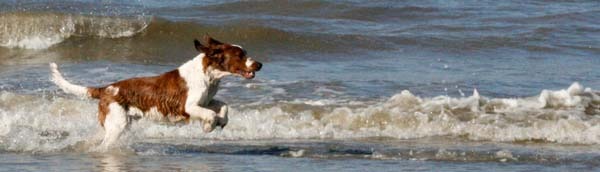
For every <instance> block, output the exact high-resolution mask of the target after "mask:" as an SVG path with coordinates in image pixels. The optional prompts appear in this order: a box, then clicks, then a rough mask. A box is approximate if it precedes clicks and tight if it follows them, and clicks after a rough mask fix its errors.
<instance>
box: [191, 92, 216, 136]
mask: <svg viewBox="0 0 600 172" xmlns="http://www.w3.org/2000/svg"><path fill="white" fill-rule="evenodd" d="M201 98H202V93H194V92H192V94H190V95H188V97H187V100H186V101H185V112H186V113H187V114H189V115H190V119H191V120H198V119H200V120H202V122H203V124H204V126H203V129H204V132H207V133H208V132H211V131H212V130H214V129H215V127H216V121H215V117H216V116H217V113H216V112H215V111H212V110H210V109H207V108H204V107H200V106H199V105H198V102H199V101H200V100H201Z"/></svg>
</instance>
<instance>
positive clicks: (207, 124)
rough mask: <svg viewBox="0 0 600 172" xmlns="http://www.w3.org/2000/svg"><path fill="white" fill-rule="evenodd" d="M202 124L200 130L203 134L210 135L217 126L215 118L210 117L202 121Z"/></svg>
mask: <svg viewBox="0 0 600 172" xmlns="http://www.w3.org/2000/svg"><path fill="white" fill-rule="evenodd" d="M202 122H203V124H204V126H203V128H202V129H204V132H205V133H210V132H211V131H213V130H214V129H215V127H216V126H217V123H216V121H215V117H214V116H213V117H211V118H207V119H204V121H202Z"/></svg>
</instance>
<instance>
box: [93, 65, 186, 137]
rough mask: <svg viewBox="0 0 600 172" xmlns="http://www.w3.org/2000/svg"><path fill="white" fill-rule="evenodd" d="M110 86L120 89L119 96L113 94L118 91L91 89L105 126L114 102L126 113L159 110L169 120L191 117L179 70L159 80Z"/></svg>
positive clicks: (136, 80) (143, 80)
mask: <svg viewBox="0 0 600 172" xmlns="http://www.w3.org/2000/svg"><path fill="white" fill-rule="evenodd" d="M109 86H112V87H114V88H115V89H118V92H117V93H116V95H114V92H113V91H112V90H115V89H106V88H107V87H103V88H93V89H90V94H91V95H92V97H94V98H96V97H98V98H99V99H100V102H99V104H98V106H99V114H98V120H100V124H101V125H102V126H104V120H105V119H106V115H108V111H109V109H108V105H109V104H110V103H113V102H116V103H118V104H119V105H121V106H123V108H125V110H126V111H128V110H129V108H130V107H135V108H138V109H140V110H141V111H142V112H144V113H146V112H148V111H149V110H150V109H151V108H153V107H156V108H157V110H158V112H160V113H162V114H163V115H164V116H165V117H168V118H169V115H171V116H173V117H175V118H179V119H183V120H185V121H188V118H189V117H190V116H189V114H187V113H186V112H185V101H186V98H187V91H188V88H187V85H186V83H185V81H184V80H183V78H181V76H180V75H179V70H173V71H171V72H167V73H164V74H162V75H159V76H153V77H141V78H131V79H127V80H123V81H119V82H116V83H113V84H111V85H109ZM173 117H171V118H173Z"/></svg>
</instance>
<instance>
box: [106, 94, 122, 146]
mask: <svg viewBox="0 0 600 172" xmlns="http://www.w3.org/2000/svg"><path fill="white" fill-rule="evenodd" d="M126 127H127V112H126V111H125V109H124V108H123V107H122V106H121V105H119V104H118V103H116V102H113V103H110V104H108V113H107V114H106V117H105V120H104V140H102V144H101V145H100V146H101V147H102V148H104V149H108V148H109V147H110V146H111V145H113V144H114V143H115V142H116V141H117V139H119V136H121V133H123V130H125V128H126Z"/></svg>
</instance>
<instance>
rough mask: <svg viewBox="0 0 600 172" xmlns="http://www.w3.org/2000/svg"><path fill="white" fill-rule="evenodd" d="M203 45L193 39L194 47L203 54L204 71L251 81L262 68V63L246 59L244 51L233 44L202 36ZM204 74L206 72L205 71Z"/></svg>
mask: <svg viewBox="0 0 600 172" xmlns="http://www.w3.org/2000/svg"><path fill="white" fill-rule="evenodd" d="M204 42H205V43H206V44H205V45H203V44H201V43H200V41H198V40H196V39H194V46H196V50H198V52H200V53H204V54H205V58H204V59H203V61H202V65H204V70H207V69H209V68H210V69H212V70H218V71H220V72H226V73H228V74H233V75H238V76H241V77H244V78H246V79H252V78H254V76H255V75H256V72H257V71H259V70H260V68H261V67H262V63H260V62H257V61H254V60H253V59H252V58H250V57H248V56H247V54H246V50H244V49H243V48H242V47H241V46H239V45H235V44H228V43H222V42H220V41H217V40H215V39H213V38H211V37H210V36H208V35H206V36H204ZM205 72H206V71H205Z"/></svg>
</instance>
